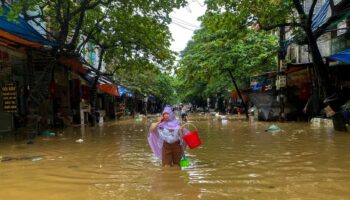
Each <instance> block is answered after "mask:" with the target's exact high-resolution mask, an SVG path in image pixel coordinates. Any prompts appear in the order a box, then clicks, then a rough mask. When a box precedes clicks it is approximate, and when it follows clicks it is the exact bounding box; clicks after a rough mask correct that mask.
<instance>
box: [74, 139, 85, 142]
mask: <svg viewBox="0 0 350 200" xmlns="http://www.w3.org/2000/svg"><path fill="white" fill-rule="evenodd" d="M75 142H77V143H83V142H84V140H83V139H77V140H75Z"/></svg>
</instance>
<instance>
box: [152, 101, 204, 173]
mask: <svg viewBox="0 0 350 200" xmlns="http://www.w3.org/2000/svg"><path fill="white" fill-rule="evenodd" d="M183 136H184V137H183ZM194 136H195V137H194ZM147 139H148V143H149V144H150V147H151V149H152V151H153V153H154V154H155V155H156V156H157V157H158V158H159V159H160V160H162V165H163V166H165V167H169V166H174V165H178V166H180V161H181V162H182V161H183V160H182V159H181V158H183V159H186V158H185V156H184V150H185V148H186V146H187V144H188V145H189V147H190V148H191V149H192V148H196V147H197V146H198V145H200V143H201V142H200V140H199V138H198V133H197V131H194V132H189V130H188V129H186V128H182V127H181V126H180V123H179V121H178V120H177V119H176V118H175V114H174V112H173V111H172V109H171V107H165V108H164V111H163V112H162V116H161V118H160V119H159V121H158V122H156V123H152V125H151V127H150V133H149V134H148V138H147Z"/></svg>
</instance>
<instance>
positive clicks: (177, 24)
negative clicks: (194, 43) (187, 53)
mask: <svg viewBox="0 0 350 200" xmlns="http://www.w3.org/2000/svg"><path fill="white" fill-rule="evenodd" d="M204 12H205V6H204V0H188V5H187V6H186V7H184V8H181V9H177V10H175V11H173V12H172V13H171V14H170V17H171V18H172V23H171V24H170V25H169V29H170V32H171V34H172V36H173V39H174V40H173V41H172V42H171V47H170V49H171V50H173V51H176V52H180V51H182V50H183V49H185V47H186V44H187V42H188V41H189V40H191V38H192V36H193V32H194V30H196V29H199V27H200V21H198V20H197V18H198V17H200V16H202V15H203V14H204Z"/></svg>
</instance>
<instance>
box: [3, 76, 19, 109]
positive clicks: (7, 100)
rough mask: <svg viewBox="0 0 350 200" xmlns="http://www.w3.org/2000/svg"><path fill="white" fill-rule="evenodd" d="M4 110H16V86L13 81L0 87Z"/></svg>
mask: <svg viewBox="0 0 350 200" xmlns="http://www.w3.org/2000/svg"><path fill="white" fill-rule="evenodd" d="M1 92H2V99H3V110H4V112H11V113H13V112H17V88H16V84H15V83H6V84H5V85H4V86H2V87H1Z"/></svg>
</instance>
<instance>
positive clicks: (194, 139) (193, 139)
mask: <svg viewBox="0 0 350 200" xmlns="http://www.w3.org/2000/svg"><path fill="white" fill-rule="evenodd" d="M193 126H194V125H193ZM182 139H184V140H185V141H186V143H187V144H188V146H189V147H190V149H194V148H196V147H198V146H199V145H201V144H202V142H201V140H200V139H199V136H198V131H197V129H195V130H194V131H191V132H189V133H187V134H186V135H184V136H183V137H182Z"/></svg>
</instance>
